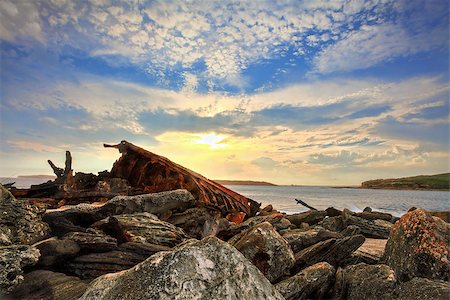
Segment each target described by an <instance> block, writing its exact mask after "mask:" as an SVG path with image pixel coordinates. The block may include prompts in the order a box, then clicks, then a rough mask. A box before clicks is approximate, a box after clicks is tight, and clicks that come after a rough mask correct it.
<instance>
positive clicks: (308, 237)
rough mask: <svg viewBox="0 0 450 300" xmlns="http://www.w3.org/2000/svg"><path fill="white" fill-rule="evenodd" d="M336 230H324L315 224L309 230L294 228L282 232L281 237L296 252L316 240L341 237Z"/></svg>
mask: <svg viewBox="0 0 450 300" xmlns="http://www.w3.org/2000/svg"><path fill="white" fill-rule="evenodd" d="M342 237H343V236H342V235H341V234H339V233H337V232H334V231H329V230H326V229H325V228H323V227H320V226H315V227H313V228H311V229H309V230H302V229H294V230H289V231H288V232H287V233H285V234H283V238H284V239H285V240H286V241H287V242H288V243H289V245H290V246H291V248H292V251H294V253H295V252H298V251H300V250H302V249H305V248H307V247H309V246H311V245H314V244H316V243H318V242H321V241H324V240H328V239H331V238H342Z"/></svg>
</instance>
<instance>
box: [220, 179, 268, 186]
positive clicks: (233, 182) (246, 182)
mask: <svg viewBox="0 0 450 300" xmlns="http://www.w3.org/2000/svg"><path fill="white" fill-rule="evenodd" d="M214 181H215V182H217V183H220V184H221V185H264V186H277V185H276V184H273V183H270V182H266V181H252V180H220V179H218V180H214Z"/></svg>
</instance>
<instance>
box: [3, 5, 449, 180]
mask: <svg viewBox="0 0 450 300" xmlns="http://www.w3.org/2000/svg"><path fill="white" fill-rule="evenodd" d="M0 20H1V21H0V39H1V49H0V50H1V69H0V71H1V72H0V76H1V81H0V82H1V95H0V97H1V98H0V113H1V121H0V122H1V123H0V125H1V128H0V138H1V148H0V154H1V156H0V176H17V175H22V174H49V173H50V171H51V170H49V167H48V166H47V165H46V160H47V159H52V160H54V161H57V162H59V163H60V164H62V159H63V158H64V151H65V150H67V149H69V150H71V151H72V153H73V156H74V168H75V171H85V172H97V171H100V170H104V169H109V168H110V167H111V164H112V162H114V160H115V159H116V158H117V153H115V152H113V151H111V150H108V149H103V148H102V147H101V145H102V143H103V142H109V143H116V142H119V141H120V140H123V139H126V140H128V141H131V142H134V143H136V144H139V145H141V146H143V147H145V148H148V149H149V150H151V151H154V152H156V153H159V154H162V155H164V156H167V157H169V158H170V159H172V160H174V161H176V162H178V163H180V164H183V165H186V166H187V167H189V168H192V169H194V170H195V171H198V172H200V173H202V174H204V175H206V176H207V177H210V178H223V179H259V180H268V181H273V182H276V183H281V184H294V183H295V184H318V185H330V184H331V185H341V184H359V183H360V182H361V181H363V180H367V179H372V178H381V177H396V176H407V175H415V174H431V173H441V172H448V171H449V169H450V168H449V4H448V1H442V0H430V1H415V0H413V1H398V0H397V1H389V0H380V1H340V0H336V1H262V0H259V1H112V2H111V1H106V0H92V1H64V0H47V1H10V0H3V1H1V2H0Z"/></svg>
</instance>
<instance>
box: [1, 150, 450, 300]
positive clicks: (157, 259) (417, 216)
mask: <svg viewBox="0 0 450 300" xmlns="http://www.w3.org/2000/svg"><path fill="white" fill-rule="evenodd" d="M123 147H125V148H124V149H125V150H124V149H122V150H123V151H130V150H129V148H127V147H131V146H130V145H128V144H124V145H123ZM127 149H128V150H127ZM131 150H133V149H131ZM131 153H134V152H133V151H131ZM136 153H137V154H136ZM136 153H134V154H133V155H132V156H123V157H122V160H121V161H120V163H119V164H118V165H116V166H121V167H123V166H124V165H123V164H125V162H126V161H127V159H131V160H132V161H135V160H136V159H138V157H140V156H139V155H138V154H139V153H140V152H139V151H138V152H136ZM144 154H145V153H144ZM159 163H160V164H161V165H164V166H167V167H170V165H168V162H167V161H166V160H161V161H159ZM169 169H170V168H169ZM176 169H177V170H179V171H180V172H181V171H183V170H185V169H184V168H183V167H181V166H177V168H176ZM120 170H122V169H121V168H116V170H115V172H116V173H120V172H119V171H120ZM69 173H70V172H69ZM69 173H68V174H69ZM189 174H191V173H189ZM191 175H192V176H193V175H195V174H191ZM133 176H134V179H135V180H137V181H139V182H140V181H141V180H142V178H141V177H140V176H136V175H133ZM195 176H197V177H196V178H197V179H196V180H197V181H196V182H198V183H201V184H202V187H200V188H198V189H197V188H194V187H192V186H191V187H190V189H191V190H196V191H197V192H199V191H206V190H205V188H206V187H212V188H220V186H216V184H215V183H214V182H211V181H206V179H205V178H204V177H201V175H198V174H197V175H195ZM169 177H170V176H169ZM158 178H159V177H158ZM172 179H173V178H172ZM183 180H185V179H183ZM183 180H181V182H184V181H183ZM176 182H177V183H179V181H176ZM0 191H1V194H0V212H1V214H0V299H78V298H80V299H89V300H95V299H331V298H332V299H365V298H367V299H420V300H424V299H448V297H449V291H448V280H449V270H450V269H449V268H450V265H449V260H450V257H449V234H450V225H449V223H446V222H445V221H443V220H442V219H439V218H437V217H433V216H432V215H431V214H429V213H428V212H426V211H424V210H422V209H415V210H412V211H410V212H408V213H407V214H405V215H404V216H402V217H401V218H400V219H397V218H395V217H393V216H391V215H389V214H386V213H381V212H376V211H372V210H371V209H365V210H364V212H362V213H354V212H351V211H349V210H346V209H345V210H343V211H340V210H337V209H334V208H331V207H330V208H328V209H327V210H323V211H318V210H310V211H307V212H303V213H299V214H293V215H286V214H282V213H280V212H278V211H277V210H275V209H273V207H272V206H268V207H266V208H263V209H259V210H258V209H256V211H253V210H254V209H255V207H259V206H258V205H256V206H255V205H250V204H251V203H253V202H252V200H249V199H243V198H240V197H239V196H238V195H234V194H232V195H233V197H232V198H226V199H218V198H214V199H215V200H214V201H213V202H207V197H208V195H206V194H204V195H202V196H201V197H200V196H199V195H198V194H197V195H193V194H192V193H191V192H190V191H188V190H185V189H175V190H171V191H164V192H159V193H147V194H141V195H134V196H127V195H121V194H120V193H119V195H118V196H116V197H113V198H112V199H110V200H108V201H106V202H104V203H80V204H76V205H67V206H63V207H61V208H58V209H49V210H47V211H44V210H42V209H40V208H38V207H36V206H34V205H32V204H30V203H29V202H28V201H27V200H24V199H16V198H15V197H14V196H13V195H12V194H11V193H10V192H9V191H8V190H6V189H5V188H4V187H3V186H0ZM108 191H109V192H111V189H109V190H108ZM222 193H225V194H226V190H225V188H224V189H219V190H216V194H215V195H216V196H217V195H223V194H222ZM211 195H212V194H211ZM216 196H214V195H213V197H216ZM199 197H200V198H199ZM217 197H219V196H217ZM230 197H231V196H230ZM83 199H85V198H83ZM202 199H203V200H202ZM205 199H206V200H205ZM200 200H202V201H200ZM230 201H231V202H230ZM219 203H223V206H220V205H218V204H219ZM230 203H233V206H228V207H227V205H229V204H230ZM242 203H244V204H245V205H244V206H240V205H241V204H242ZM233 207H234V208H233ZM236 207H238V208H239V207H240V209H241V211H239V210H235V208H236ZM255 214H256V215H255ZM385 248H386V249H385Z"/></svg>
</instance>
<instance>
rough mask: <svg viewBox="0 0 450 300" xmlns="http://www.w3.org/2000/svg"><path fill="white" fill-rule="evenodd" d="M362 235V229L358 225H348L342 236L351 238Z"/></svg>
mask: <svg viewBox="0 0 450 300" xmlns="http://www.w3.org/2000/svg"><path fill="white" fill-rule="evenodd" d="M360 233H361V228H359V227H358V226H356V225H348V226H347V228H345V229H344V230H342V231H341V234H342V235H343V236H351V235H355V234H360Z"/></svg>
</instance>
